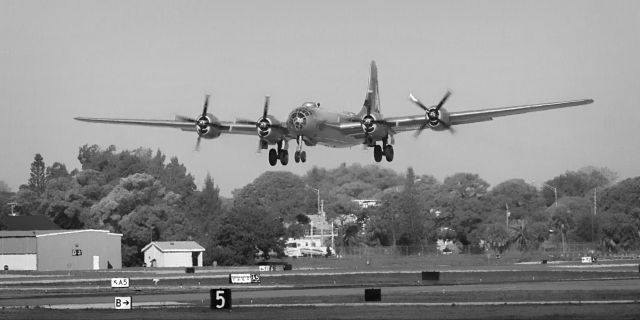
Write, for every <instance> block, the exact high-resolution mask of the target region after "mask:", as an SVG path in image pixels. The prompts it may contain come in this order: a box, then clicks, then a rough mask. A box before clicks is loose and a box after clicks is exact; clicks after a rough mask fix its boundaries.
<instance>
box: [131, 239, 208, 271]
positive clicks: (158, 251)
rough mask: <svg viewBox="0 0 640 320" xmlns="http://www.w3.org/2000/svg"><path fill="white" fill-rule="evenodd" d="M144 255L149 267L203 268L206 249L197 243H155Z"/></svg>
mask: <svg viewBox="0 0 640 320" xmlns="http://www.w3.org/2000/svg"><path fill="white" fill-rule="evenodd" d="M142 253H143V254H144V263H145V265H146V266H148V267H202V256H203V255H204V248H203V247H202V246H201V245H199V244H198V243H197V242H195V241H154V242H151V243H149V244H148V245H146V246H145V247H144V248H142Z"/></svg>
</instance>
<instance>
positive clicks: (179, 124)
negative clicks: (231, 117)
mask: <svg viewBox="0 0 640 320" xmlns="http://www.w3.org/2000/svg"><path fill="white" fill-rule="evenodd" d="M74 119H76V120H78V121H84V122H93V123H108V124H126V125H136V126H147V127H165V128H176V129H181V130H183V131H196V125H195V124H194V123H193V122H190V121H183V120H150V119H115V118H87V117H77V118H74ZM211 126H213V127H216V128H217V129H219V130H221V131H222V132H224V133H231V134H247V135H255V134H256V126H255V125H252V124H243V123H235V122H231V121H216V122H212V123H211Z"/></svg>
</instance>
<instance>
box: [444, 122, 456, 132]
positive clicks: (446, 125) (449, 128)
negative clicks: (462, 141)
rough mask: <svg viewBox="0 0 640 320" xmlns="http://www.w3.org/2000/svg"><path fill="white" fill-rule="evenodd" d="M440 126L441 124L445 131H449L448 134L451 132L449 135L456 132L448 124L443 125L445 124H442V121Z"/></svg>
mask: <svg viewBox="0 0 640 320" xmlns="http://www.w3.org/2000/svg"><path fill="white" fill-rule="evenodd" d="M440 124H441V125H442V126H443V127H445V128H446V129H447V130H449V132H451V134H454V133H456V131H455V130H454V129H453V128H452V127H451V126H450V125H449V124H448V123H445V122H443V121H440Z"/></svg>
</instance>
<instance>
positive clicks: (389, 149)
mask: <svg viewBox="0 0 640 320" xmlns="http://www.w3.org/2000/svg"><path fill="white" fill-rule="evenodd" d="M384 156H385V158H387V161H388V162H391V161H393V146H392V145H390V144H389V145H387V146H386V147H384Z"/></svg>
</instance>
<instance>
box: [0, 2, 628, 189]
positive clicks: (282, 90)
mask: <svg viewBox="0 0 640 320" xmlns="http://www.w3.org/2000/svg"><path fill="white" fill-rule="evenodd" d="M638 31H640V2H638V1H304V0H301V1H281V0H275V1H169V0H161V1H157V0H154V1H145V0H139V1H91V0H89V1H85V0H83V1H65V0H61V1H44V0H43V1H31V0H26V1H24V0H15V1H14V0H9V1H8V0H0V111H1V112H2V113H1V115H0V146H1V147H2V151H1V153H0V180H2V181H5V182H6V183H7V184H8V185H9V186H10V187H11V188H12V189H13V190H17V188H18V186H19V185H21V184H24V183H26V182H27V180H28V178H29V166H30V163H31V162H32V161H33V157H34V155H35V154H36V153H40V154H42V156H43V157H44V160H45V162H46V164H47V165H51V164H52V163H53V162H56V161H57V162H62V163H64V164H65V165H66V166H67V168H68V169H69V170H70V171H71V170H73V169H74V168H79V167H80V163H79V162H78V160H77V156H78V149H79V147H80V146H82V145H85V144H89V145H93V144H97V145H99V146H101V147H102V148H106V147H107V146H109V145H115V146H116V147H117V148H118V150H133V149H137V148H139V147H145V148H151V149H153V150H157V149H159V150H161V151H162V152H163V153H164V154H166V155H167V156H168V157H172V156H177V157H178V159H179V160H180V162H182V163H184V165H185V166H186V167H187V169H188V170H189V172H190V173H191V174H192V175H193V176H194V177H195V178H196V184H197V185H198V186H199V187H200V186H201V185H202V181H203V179H204V177H205V176H206V174H207V173H210V174H211V176H212V177H213V178H214V181H215V183H216V184H217V185H218V186H219V188H220V191H221V194H222V195H223V196H230V195H231V192H232V191H233V190H234V189H237V188H241V187H242V186H244V185H246V184H247V183H250V182H251V181H253V180H254V179H255V178H256V177H258V176H259V175H260V174H261V173H263V172H265V171H270V170H286V171H291V172H293V173H296V174H300V175H302V174H304V173H306V172H307V171H308V170H309V169H311V168H312V167H313V166H318V167H322V168H328V169H331V168H335V167H337V166H339V165H340V164H341V163H346V164H347V165H349V164H352V163H359V164H362V165H367V164H372V163H374V161H373V154H372V153H373V151H372V149H369V150H368V151H364V150H363V148H362V147H361V146H356V147H353V148H347V149H332V148H327V147H322V146H319V147H313V148H310V147H308V148H306V151H307V162H306V163H304V164H296V163H294V162H293V161H290V163H289V165H288V166H286V167H283V166H281V165H280V164H278V166H276V167H271V166H270V165H269V164H268V161H267V152H263V153H262V154H256V152H255V151H256V146H257V137H251V136H233V135H226V136H222V137H220V138H218V139H214V140H204V141H203V142H202V145H201V148H200V151H199V152H195V151H194V147H195V143H196V135H195V133H193V132H182V131H179V130H175V129H170V128H149V127H133V126H118V125H105V124H91V123H84V122H79V121H76V120H74V119H73V118H74V117H77V116H85V117H119V118H149V119H173V118H174V116H175V115H176V114H180V115H186V116H190V117H194V116H196V115H197V114H198V113H200V112H201V110H202V104H203V100H204V95H205V93H208V92H209V93H211V94H212V96H211V102H210V109H209V110H211V111H212V112H213V113H214V114H215V115H216V116H217V117H218V118H220V119H222V120H234V119H235V118H250V119H257V118H258V117H260V115H261V110H262V104H263V100H264V95H266V94H269V95H271V108H270V113H271V114H273V115H274V116H276V117H277V118H279V119H284V118H285V117H286V115H287V114H288V113H289V111H290V110H291V109H293V108H295V107H297V106H299V105H301V104H302V103H303V102H305V101H318V102H321V104H322V107H323V108H326V109H329V110H332V111H352V112H357V111H358V110H359V109H360V108H361V106H362V102H363V100H364V97H365V93H366V90H367V86H368V72H369V63H370V61H371V60H375V61H376V62H377V65H378V73H379V74H378V75H379V84H380V100H381V110H382V112H383V114H384V115H385V116H401V115H414V114H422V113H423V112H422V111H421V110H420V109H418V108H417V107H416V106H415V105H413V104H412V103H411V102H410V101H409V100H408V98H407V97H408V95H409V93H410V92H413V94H414V95H416V96H417V97H419V98H420V99H421V100H422V101H423V102H425V103H426V104H436V103H437V102H438V101H439V100H440V98H441V97H442V95H443V94H444V93H445V92H446V91H447V90H452V92H453V95H452V96H451V98H450V99H449V101H448V102H447V105H446V108H447V109H448V110H449V111H464V110H472V109H481V108H493V107H502V106H511V105H521V104H532V103H542V102H553V101H563V100H573V99H585V98H592V99H594V100H595V103H593V104H590V105H587V106H581V107H575V108H567V109H561V110H552V111H546V112H539V113H534V114H525V115H517V116H512V117H502V118H497V119H495V120H494V121H490V122H481V123H476V124H468V125H461V126H458V127H456V131H455V134H451V133H449V132H447V131H443V132H435V131H430V130H425V131H424V132H423V134H422V135H421V136H420V137H418V138H417V139H416V138H414V136H413V134H412V133H401V134H398V135H396V137H395V146H394V147H395V159H394V160H393V162H391V163H388V162H381V163H380V165H381V166H383V167H388V168H391V169H393V170H396V171H397V172H405V171H406V170H407V168H408V167H413V168H414V170H415V172H416V173H417V174H428V175H433V176H435V177H436V178H438V179H440V180H441V181H442V179H444V178H445V177H447V176H450V175H452V174H455V173H457V172H471V173H476V174H478V175H480V177H481V178H483V179H484V180H486V181H487V182H489V183H490V184H491V185H496V184H498V183H500V182H503V181H505V180H508V179H511V178H523V179H525V180H526V181H528V182H532V183H533V182H534V181H537V184H540V183H541V182H542V181H546V180H549V179H551V178H553V177H555V176H557V175H560V174H562V173H564V172H566V171H567V170H577V169H579V168H581V167H584V166H590V165H593V166H597V167H608V168H610V169H611V170H613V171H615V172H617V173H618V175H619V178H620V179H624V178H628V177H636V176H640V165H639V163H640V162H639V161H638V160H640V159H639V155H640V143H638V138H637V136H638V135H637V127H638V126H637V123H638V121H639V120H640V59H638V57H640V36H638ZM292 146H295V144H292Z"/></svg>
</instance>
